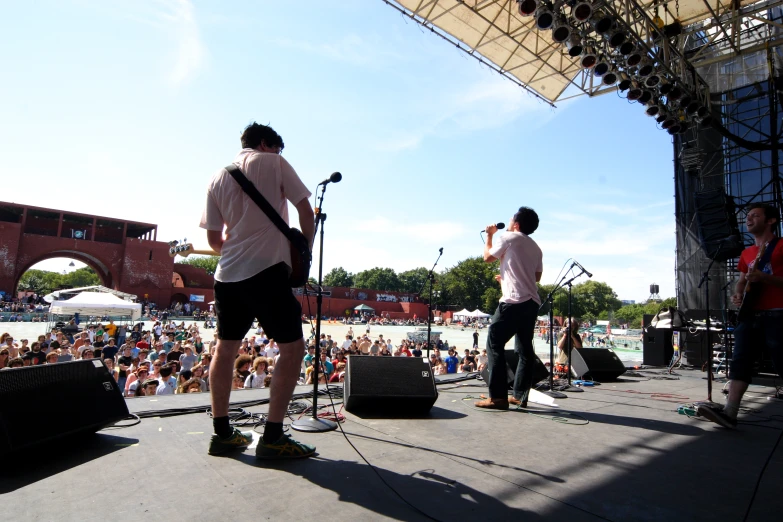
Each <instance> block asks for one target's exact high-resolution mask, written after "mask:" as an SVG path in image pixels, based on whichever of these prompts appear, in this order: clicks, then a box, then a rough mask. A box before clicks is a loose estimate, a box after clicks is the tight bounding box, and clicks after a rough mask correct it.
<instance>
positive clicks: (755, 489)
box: [742, 426, 783, 521]
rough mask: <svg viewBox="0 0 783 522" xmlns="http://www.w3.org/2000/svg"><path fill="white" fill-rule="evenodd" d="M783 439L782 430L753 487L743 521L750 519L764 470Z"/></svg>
mask: <svg viewBox="0 0 783 522" xmlns="http://www.w3.org/2000/svg"><path fill="white" fill-rule="evenodd" d="M764 427H767V426H764ZM774 429H777V428H774ZM781 439H783V430H781V431H780V435H778V440H777V441H776V442H775V445H774V446H773V447H772V451H770V453H769V456H767V460H766V462H764V467H762V468H761V473H759V478H758V479H756V485H755V486H754V487H753V495H752V496H751V497H750V502H749V503H748V509H746V510H745V517H744V518H743V519H742V520H743V521H745V520H748V516H750V510H751V508H753V502H754V501H755V500H756V494H757V493H758V491H759V487H760V486H761V479H762V478H763V477H764V472H765V471H767V466H769V463H770V461H771V460H772V456H773V455H774V454H775V452H776V451H777V449H778V446H779V445H780V440H781Z"/></svg>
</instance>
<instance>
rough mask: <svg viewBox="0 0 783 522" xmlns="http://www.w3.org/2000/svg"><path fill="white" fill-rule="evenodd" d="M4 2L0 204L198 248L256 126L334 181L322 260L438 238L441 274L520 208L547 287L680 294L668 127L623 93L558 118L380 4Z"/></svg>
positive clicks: (562, 109)
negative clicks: (119, 226) (561, 274)
mask: <svg viewBox="0 0 783 522" xmlns="http://www.w3.org/2000/svg"><path fill="white" fill-rule="evenodd" d="M2 5H3V12H4V16H3V17H2V19H0V34H2V35H3V36H2V39H3V45H2V46H0V59H2V63H3V70H4V80H3V81H2V82H0V114H2V118H0V144H2V145H0V147H2V154H0V172H2V173H3V176H2V179H3V190H2V196H0V199H2V200H6V201H14V202H18V203H26V204H34V205H40V206H47V207H54V208H59V209H64V210H71V211H79V212H86V213H95V214H98V215H106V216H112V217H117V218H124V219H133V220H138V221H145V222H151V223H157V224H158V225H159V229H158V238H159V239H161V240H165V241H168V240H170V239H181V238H182V237H187V238H188V239H189V240H190V241H192V242H194V243H195V245H196V247H200V248H206V247H207V244H206V237H205V234H204V233H203V232H202V231H201V230H200V229H199V228H198V220H199V217H200V214H201V209H202V206H203V200H204V194H205V188H206V184H207V181H208V180H209V178H210V176H211V175H212V174H213V173H214V172H215V171H216V170H217V169H219V168H220V167H222V166H224V165H226V164H228V163H230V162H231V160H232V159H233V157H234V155H235V154H236V153H237V152H238V150H239V148H240V145H239V135H240V133H241V131H242V129H243V128H244V126H245V125H247V124H248V123H251V122H252V121H258V122H260V123H270V124H271V125H272V126H273V127H274V128H275V129H276V130H277V131H278V132H279V133H280V134H281V135H282V136H283V139H284V140H285V143H286V147H285V152H284V155H285V157H286V158H287V159H288V161H289V162H290V163H291V164H292V165H293V166H294V168H295V169H296V170H297V172H298V173H299V175H300V177H301V178H302V179H303V181H304V182H305V183H306V184H307V186H309V187H311V190H314V189H315V185H316V184H317V183H318V182H320V181H321V180H323V179H325V178H327V177H328V176H329V174H330V173H332V172H334V171H340V172H342V174H343V176H344V177H343V181H342V182H341V183H339V184H337V185H331V186H330V187H329V190H328V191H327V194H326V199H325V204H324V210H325V211H326V213H327V215H328V219H327V221H326V248H325V251H324V254H325V255H324V257H325V259H324V263H325V270H326V271H328V270H329V269H331V268H333V267H335V266H343V267H345V268H346V269H347V270H349V271H353V272H356V271H360V270H363V269H367V268H371V267H374V266H389V267H392V268H394V269H395V270H398V271H402V270H407V269H410V268H415V267H418V266H426V267H430V266H431V265H432V263H433V262H434V260H435V258H436V257H437V253H438V248H439V247H444V254H443V258H442V259H441V262H440V264H439V266H440V267H441V268H445V267H449V266H453V265H454V264H456V263H457V262H458V261H460V260H461V259H464V258H466V257H468V256H471V255H479V254H480V253H481V251H482V243H481V240H480V238H479V234H478V232H479V231H480V230H481V229H483V228H484V226H485V225H486V224H487V223H493V222H496V221H504V222H506V223H507V222H508V220H509V218H510V216H511V215H512V214H513V212H514V210H515V209H516V208H517V207H519V206H520V205H527V206H531V207H533V208H535V209H536V210H537V211H538V213H539V215H540V217H541V226H540V228H539V229H538V231H537V232H536V233H535V234H534V235H533V236H532V237H533V238H534V239H535V240H536V241H537V242H538V243H539V244H540V245H541V247H542V249H543V251H544V275H543V282H545V283H549V282H553V280H554V278H555V276H556V275H557V273H558V271H559V269H560V267H561V266H562V265H563V263H564V262H565V261H566V260H567V259H568V258H571V257H573V258H575V259H577V260H578V261H579V262H580V263H581V264H582V265H584V266H585V267H586V268H587V269H588V270H590V271H591V272H593V274H594V278H595V279H597V280H599V281H605V282H607V283H608V284H609V285H611V286H612V287H613V288H614V289H615V290H616V291H617V293H618V295H619V297H620V298H621V299H636V300H641V299H645V298H646V297H647V296H648V295H649V285H650V283H653V282H656V283H658V284H659V285H660V287H661V294H662V295H663V296H664V297H666V296H672V295H674V281H675V276H674V249H675V241H674V239H675V237H674V229H675V224H674V198H673V191H674V189H673V170H672V147H671V139H670V136H669V135H668V134H666V133H665V132H663V131H660V130H658V129H656V126H655V123H654V121H652V120H651V119H649V118H647V117H646V116H645V115H644V112H643V110H642V107H641V106H640V105H638V104H629V103H628V102H627V101H626V100H624V99H621V98H619V97H618V96H616V95H614V94H610V95H606V96H601V97H598V98H595V99H588V98H585V97H580V98H577V99H575V100H572V101H568V102H565V103H559V104H557V105H558V107H557V108H556V109H553V108H551V107H549V106H548V105H546V104H544V103H542V102H540V101H537V100H536V99H534V98H533V97H532V96H530V95H529V94H527V93H526V92H525V91H524V90H522V89H521V88H519V87H518V86H516V85H514V84H513V83H511V82H509V81H507V80H505V79H503V78H502V77H500V76H499V75H497V74H496V73H494V72H492V71H490V70H489V69H487V68H486V67H483V66H481V65H480V64H479V63H477V62H476V61H475V60H473V59H471V58H469V57H467V56H465V55H464V54H463V53H461V52H459V51H457V50H456V49H454V48H453V47H452V46H450V45H448V44H447V43H446V42H444V41H443V40H441V39H440V38H437V37H435V36H434V35H432V34H430V33H429V31H424V30H422V29H420V28H419V27H418V26H417V25H416V24H415V23H413V22H411V21H410V20H406V19H405V18H403V17H402V16H400V15H399V14H398V13H397V12H396V11H395V10H393V9H391V8H390V7H388V6H386V5H385V4H384V3H383V2H382V1H381V0H341V1H339V2H326V3H323V2H321V3H318V2H316V3H301V2H272V1H241V2H240V1H232V2H221V3H218V2H207V1H202V2H191V1H188V0H135V1H133V2H120V1H112V0H70V1H66V0H58V1H50V2H46V1H37V2H10V1H4V2H2ZM58 263H59V264H58ZM64 264H67V262H65V263H63V262H56V261H49V262H47V263H46V265H45V266H44V268H48V269H55V270H61V269H62V268H64V266H62V267H61V266H60V265H64Z"/></svg>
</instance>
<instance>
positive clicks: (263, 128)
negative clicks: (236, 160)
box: [242, 122, 285, 150]
mask: <svg viewBox="0 0 783 522" xmlns="http://www.w3.org/2000/svg"><path fill="white" fill-rule="evenodd" d="M262 143H263V144H264V145H266V146H267V147H280V150H283V147H284V146H285V145H283V138H281V137H280V135H279V134H278V133H276V132H275V129H273V128H272V127H270V126H269V125H260V124H258V123H256V122H253V123H251V124H250V125H248V126H247V127H245V131H244V132H243V133H242V148H243V149H255V148H256V147H258V146H259V145H261V144H262Z"/></svg>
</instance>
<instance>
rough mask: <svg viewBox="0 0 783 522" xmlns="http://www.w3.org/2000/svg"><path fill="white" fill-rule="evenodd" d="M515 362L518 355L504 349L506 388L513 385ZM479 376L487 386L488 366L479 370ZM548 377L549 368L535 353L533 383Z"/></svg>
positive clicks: (515, 369) (516, 362)
mask: <svg viewBox="0 0 783 522" xmlns="http://www.w3.org/2000/svg"><path fill="white" fill-rule="evenodd" d="M517 364H519V357H517V352H515V351H514V350H506V379H507V380H508V389H509V390H510V389H511V388H513V387H514V377H515V376H516V371H517ZM481 378H482V379H484V382H485V383H486V384H487V386H489V368H484V369H483V370H482V371H481ZM548 378H549V370H548V369H547V367H546V365H545V364H544V363H543V362H541V359H539V358H538V355H536V364H535V366H534V367H533V384H536V383H539V382H541V381H543V380H544V379H548Z"/></svg>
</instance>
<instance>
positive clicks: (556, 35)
mask: <svg viewBox="0 0 783 522" xmlns="http://www.w3.org/2000/svg"><path fill="white" fill-rule="evenodd" d="M569 36H571V26H570V25H568V20H566V17H565V16H562V15H560V16H557V17H556V18H555V22H554V23H553V24H552V40H553V41H555V42H557V43H564V42H566V41H567V40H568V37H569Z"/></svg>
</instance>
